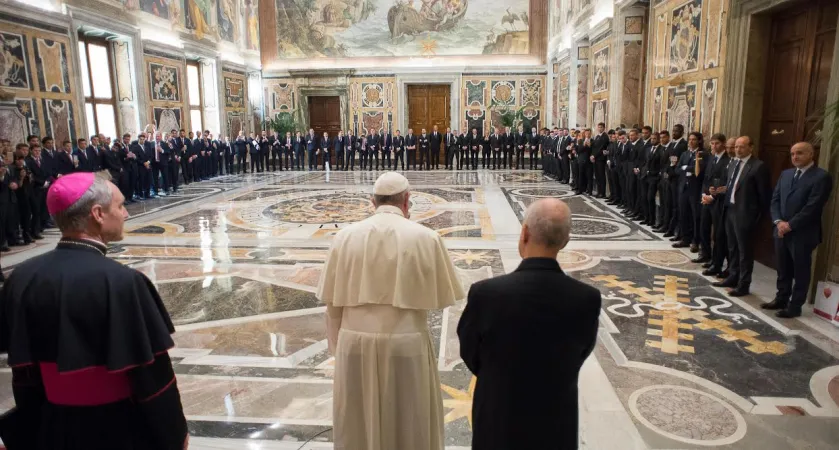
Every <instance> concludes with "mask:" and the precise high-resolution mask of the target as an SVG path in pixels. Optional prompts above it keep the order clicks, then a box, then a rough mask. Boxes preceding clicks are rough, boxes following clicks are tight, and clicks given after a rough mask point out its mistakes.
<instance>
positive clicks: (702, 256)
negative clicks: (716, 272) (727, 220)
mask: <svg viewBox="0 0 839 450" xmlns="http://www.w3.org/2000/svg"><path fill="white" fill-rule="evenodd" d="M725 140H726V139H725V135H723V134H719V133H717V134H714V135H713V136H711V154H710V155H708V158H707V159H705V179H704V180H703V181H702V196H701V203H702V206H701V211H700V213H699V256H698V257H697V258H696V259H694V260H692V261H691V262H693V263H695V264H708V263H710V262H711V260H712V256H713V252H714V249H716V248H717V247H719V243H718V242H716V241H717V240H716V239H715V235H716V233H713V231H714V229H715V228H714V216H715V215H716V209H717V208H718V206H720V205H722V202H721V201H715V200H716V198H714V194H712V193H711V188H714V192H716V188H718V187H721V186H724V185H725V181H724V180H725V175H726V169H727V166H728V155H726V154H725ZM717 228H720V227H717ZM722 228H724V227H722ZM712 234H713V235H712ZM726 251H727V250H726ZM723 257H724V256H723ZM707 267H710V265H709V266H707Z"/></svg>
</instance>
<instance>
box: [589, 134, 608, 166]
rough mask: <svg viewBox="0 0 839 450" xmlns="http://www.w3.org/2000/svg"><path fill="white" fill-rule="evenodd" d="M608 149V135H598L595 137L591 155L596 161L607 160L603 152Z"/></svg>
mask: <svg viewBox="0 0 839 450" xmlns="http://www.w3.org/2000/svg"><path fill="white" fill-rule="evenodd" d="M607 147H609V135H608V134H606V133H603V134H598V135H597V136H595V137H594V142H592V144H591V154H592V156H594V159H595V161H605V160H606V155H604V154H603V150H606V148H607Z"/></svg>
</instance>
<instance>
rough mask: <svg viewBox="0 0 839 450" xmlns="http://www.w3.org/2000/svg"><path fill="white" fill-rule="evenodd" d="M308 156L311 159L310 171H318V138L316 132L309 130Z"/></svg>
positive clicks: (307, 140)
mask: <svg viewBox="0 0 839 450" xmlns="http://www.w3.org/2000/svg"><path fill="white" fill-rule="evenodd" d="M305 142H306V156H308V158H309V170H317V164H318V155H317V151H318V137H317V136H315V130H314V129H312V128H309V134H307V135H306V139H305Z"/></svg>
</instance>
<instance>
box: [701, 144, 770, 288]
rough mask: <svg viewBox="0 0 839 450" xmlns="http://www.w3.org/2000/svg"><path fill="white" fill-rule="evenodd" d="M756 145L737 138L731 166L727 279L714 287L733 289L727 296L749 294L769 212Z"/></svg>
mask: <svg viewBox="0 0 839 450" xmlns="http://www.w3.org/2000/svg"><path fill="white" fill-rule="evenodd" d="M753 151H754V144H753V143H752V139H751V138H750V137H748V136H741V137H739V138H737V141H736V142H735V144H734V153H735V155H736V158H735V160H734V161H733V163H730V164H729V165H728V174H727V178H726V180H727V181H726V186H725V188H726V189H725V198H724V199H723V208H725V234H726V237H727V239H728V259H729V263H728V272H729V275H728V278H726V279H724V280H722V281H719V282H716V283H714V286H717V287H726V288H730V289H729V291H728V295H730V296H732V297H742V296H744V295H748V294H749V287H750V286H751V284H752V269H754V260H755V258H754V237H755V234H756V233H755V231H756V230H757V227H758V226H759V225H760V223H761V219H762V217H763V215H764V214H766V210H767V209H768V208H769V201H770V199H771V195H772V194H771V189H770V186H769V170H768V169H767V168H766V164H763V162H762V161H760V160H758V159H757V158H756V157H755V156H754V155H752V153H753Z"/></svg>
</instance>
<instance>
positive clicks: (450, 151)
mask: <svg viewBox="0 0 839 450" xmlns="http://www.w3.org/2000/svg"><path fill="white" fill-rule="evenodd" d="M456 144H457V131H455V132H454V133H452V129H451V128H446V136H445V141H444V142H443V145H445V147H446V148H445V150H444V152H445V153H446V169H449V168H452V167H453V166H454V164H453V161H452V160H453V159H454V155H455V153H456V151H457V145H456Z"/></svg>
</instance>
